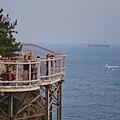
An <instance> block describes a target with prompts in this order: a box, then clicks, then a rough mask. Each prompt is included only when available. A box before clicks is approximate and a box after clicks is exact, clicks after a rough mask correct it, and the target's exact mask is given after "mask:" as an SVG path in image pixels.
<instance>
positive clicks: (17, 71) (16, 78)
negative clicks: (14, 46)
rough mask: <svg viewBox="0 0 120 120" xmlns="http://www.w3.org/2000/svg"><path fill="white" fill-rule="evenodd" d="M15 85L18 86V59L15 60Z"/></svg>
mask: <svg viewBox="0 0 120 120" xmlns="http://www.w3.org/2000/svg"><path fill="white" fill-rule="evenodd" d="M16 86H18V61H16Z"/></svg>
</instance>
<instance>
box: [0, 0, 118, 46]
mask: <svg viewBox="0 0 120 120" xmlns="http://www.w3.org/2000/svg"><path fill="white" fill-rule="evenodd" d="M0 8H3V10H4V11H3V14H4V15H6V14H9V16H10V18H11V22H13V21H15V20H16V19H17V21H18V24H17V26H16V28H15V29H16V31H18V34H16V35H15V38H16V40H17V41H22V42H30V43H34V44H36V43H45V44H50V43H51V44H64V43H65V44H68V43H71V44H74V43H75V44H84V42H85V41H87V42H88V41H91V42H92V43H102V41H106V43H107V44H112V43H114V44H120V0H0Z"/></svg>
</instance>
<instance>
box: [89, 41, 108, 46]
mask: <svg viewBox="0 0 120 120" xmlns="http://www.w3.org/2000/svg"><path fill="white" fill-rule="evenodd" d="M88 46H89V47H110V45H109V44H108V45H102V44H91V41H89V45H88Z"/></svg>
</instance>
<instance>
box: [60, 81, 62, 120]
mask: <svg viewBox="0 0 120 120" xmlns="http://www.w3.org/2000/svg"><path fill="white" fill-rule="evenodd" d="M59 84H60V87H59V102H60V107H59V120H61V119H62V114H61V113H62V83H59Z"/></svg>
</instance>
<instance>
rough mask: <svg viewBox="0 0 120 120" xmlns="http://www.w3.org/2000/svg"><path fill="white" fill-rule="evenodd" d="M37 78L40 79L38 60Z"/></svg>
mask: <svg viewBox="0 0 120 120" xmlns="http://www.w3.org/2000/svg"><path fill="white" fill-rule="evenodd" d="M37 79H39V80H40V60H39V63H37Z"/></svg>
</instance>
